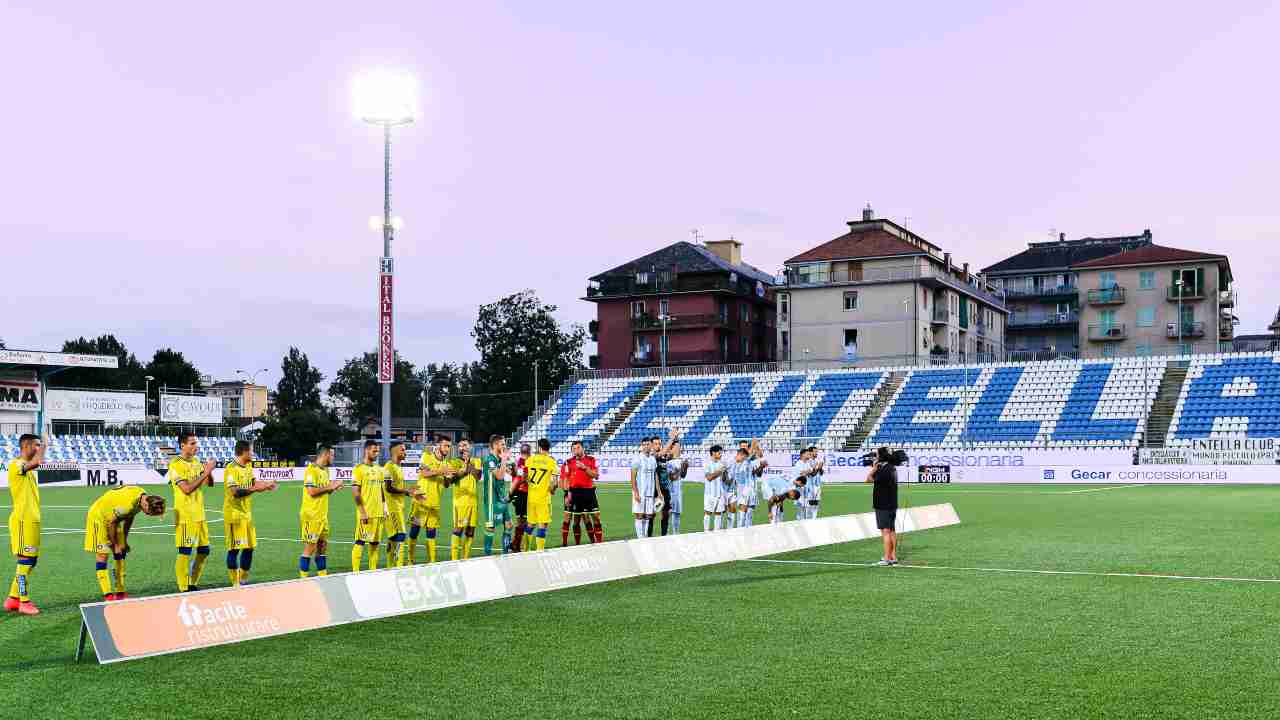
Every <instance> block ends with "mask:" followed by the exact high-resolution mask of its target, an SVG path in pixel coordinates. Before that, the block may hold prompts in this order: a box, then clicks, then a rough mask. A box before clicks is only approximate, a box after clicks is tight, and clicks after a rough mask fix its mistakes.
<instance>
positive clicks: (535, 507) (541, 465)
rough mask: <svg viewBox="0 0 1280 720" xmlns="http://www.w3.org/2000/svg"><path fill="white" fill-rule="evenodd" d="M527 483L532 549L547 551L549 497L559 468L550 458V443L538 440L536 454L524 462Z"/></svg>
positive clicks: (553, 459)
mask: <svg viewBox="0 0 1280 720" xmlns="http://www.w3.org/2000/svg"><path fill="white" fill-rule="evenodd" d="M524 465H525V471H526V473H527V474H528V482H529V524H530V525H532V526H533V536H534V547H535V549H537V550H546V549H547V525H549V524H550V523H551V496H552V495H554V494H555V492H556V482H558V480H559V477H560V466H559V465H557V464H556V459H555V458H553V457H551V441H550V440H548V439H547V438H541V439H539V440H538V452H536V453H534V455H533V456H532V457H530V458H529V459H528V460H527V461H525V464H524Z"/></svg>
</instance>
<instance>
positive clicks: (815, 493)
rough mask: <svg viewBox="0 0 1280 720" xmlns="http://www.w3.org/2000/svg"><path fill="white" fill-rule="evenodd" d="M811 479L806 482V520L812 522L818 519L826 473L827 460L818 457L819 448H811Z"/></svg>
mask: <svg viewBox="0 0 1280 720" xmlns="http://www.w3.org/2000/svg"><path fill="white" fill-rule="evenodd" d="M809 464H810V466H811V467H810V471H809V478H808V481H807V482H805V484H804V487H805V491H806V492H805V499H806V503H807V504H806V507H805V510H804V513H805V519H807V520H812V519H814V518H816V517H818V507H819V505H820V504H821V503H822V475H823V472H824V471H825V469H826V468H825V466H826V459H825V458H820V457H818V448H816V447H814V446H810V447H809Z"/></svg>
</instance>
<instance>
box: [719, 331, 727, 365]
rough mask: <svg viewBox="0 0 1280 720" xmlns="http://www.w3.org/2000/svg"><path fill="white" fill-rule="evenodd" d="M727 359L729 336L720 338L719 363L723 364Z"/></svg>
mask: <svg viewBox="0 0 1280 720" xmlns="http://www.w3.org/2000/svg"><path fill="white" fill-rule="evenodd" d="M728 359H729V336H728V335H721V336H720V361H721V362H724V361H727V360H728Z"/></svg>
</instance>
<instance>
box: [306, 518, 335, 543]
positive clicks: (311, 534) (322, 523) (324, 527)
mask: <svg viewBox="0 0 1280 720" xmlns="http://www.w3.org/2000/svg"><path fill="white" fill-rule="evenodd" d="M301 522H302V542H304V543H318V542H328V541H329V521H328V520H320V519H307V518H305V517H304V518H302V519H301Z"/></svg>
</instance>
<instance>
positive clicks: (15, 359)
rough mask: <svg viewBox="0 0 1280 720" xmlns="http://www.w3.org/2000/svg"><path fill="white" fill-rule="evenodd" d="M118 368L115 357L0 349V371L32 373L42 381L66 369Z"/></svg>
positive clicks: (118, 362)
mask: <svg viewBox="0 0 1280 720" xmlns="http://www.w3.org/2000/svg"><path fill="white" fill-rule="evenodd" d="M119 367H120V359H119V358H117V357H116V356H115V355H84V354H82V353H62V352H44V351H40V350H8V349H0V371H2V370H26V371H32V372H35V374H36V376H37V377H39V378H40V379H42V380H43V379H44V378H46V377H48V376H50V375H53V374H54V373H57V372H61V371H63V370H66V369H68V368H104V369H107V370H115V369H118V368H119Z"/></svg>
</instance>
